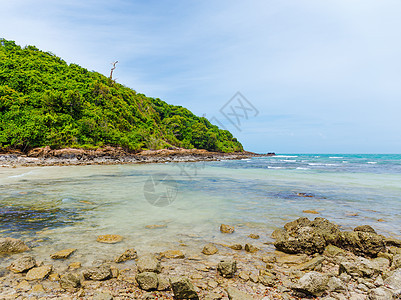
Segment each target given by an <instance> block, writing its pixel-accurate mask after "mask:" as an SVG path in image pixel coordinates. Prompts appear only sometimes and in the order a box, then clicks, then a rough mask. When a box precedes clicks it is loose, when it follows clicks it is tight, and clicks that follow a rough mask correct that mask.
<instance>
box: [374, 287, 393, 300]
mask: <svg viewBox="0 0 401 300" xmlns="http://www.w3.org/2000/svg"><path fill="white" fill-rule="evenodd" d="M369 299H370V300H389V299H393V293H392V292H391V291H389V290H388V289H386V288H381V287H380V288H375V289H372V290H370V292H369Z"/></svg>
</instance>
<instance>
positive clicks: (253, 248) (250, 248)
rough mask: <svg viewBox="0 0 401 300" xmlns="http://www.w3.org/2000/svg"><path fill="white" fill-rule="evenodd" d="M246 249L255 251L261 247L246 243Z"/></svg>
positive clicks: (251, 251) (250, 251)
mask: <svg viewBox="0 0 401 300" xmlns="http://www.w3.org/2000/svg"><path fill="white" fill-rule="evenodd" d="M244 248H245V251H246V252H249V253H255V252H258V251H259V248H257V247H255V246H254V245H252V244H245V247H244Z"/></svg>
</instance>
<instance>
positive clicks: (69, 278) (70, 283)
mask: <svg viewBox="0 0 401 300" xmlns="http://www.w3.org/2000/svg"><path fill="white" fill-rule="evenodd" d="M60 286H61V287H62V288H63V289H66V290H70V289H76V288H79V287H80V286H81V281H80V279H79V276H78V275H77V274H74V273H67V274H65V275H63V276H61V278H60Z"/></svg>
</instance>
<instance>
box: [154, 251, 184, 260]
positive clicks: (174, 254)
mask: <svg viewBox="0 0 401 300" xmlns="http://www.w3.org/2000/svg"><path fill="white" fill-rule="evenodd" d="M160 255H161V257H165V258H180V259H182V258H185V254H184V253H183V252H182V251H181V250H167V251H164V252H162V253H160Z"/></svg>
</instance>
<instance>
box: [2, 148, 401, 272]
mask: <svg viewBox="0 0 401 300" xmlns="http://www.w3.org/2000/svg"><path fill="white" fill-rule="evenodd" d="M298 193H307V194H308V195H309V196H311V197H302V196H299V195H298ZM303 210H316V211H317V212H319V214H318V215H308V214H305V213H303V212H302V211H303ZM300 216H308V217H310V218H314V217H315V216H321V217H324V218H328V219H329V220H331V221H333V222H336V223H338V224H340V225H342V227H343V228H344V229H350V228H352V227H354V226H357V225H361V224H369V225H372V226H373V227H374V228H375V229H376V230H377V231H378V232H379V233H381V234H384V235H388V236H396V237H400V236H401V218H400V216H401V155H278V156H276V157H266V158H253V159H246V160H240V161H219V162H198V163H169V164H152V165H114V166H67V167H33V168H16V169H11V168H2V169H0V234H1V236H12V237H17V238H22V239H24V240H27V241H28V242H29V244H30V245H31V246H34V252H35V255H36V256H37V257H39V258H41V259H44V260H48V256H49V254H50V253H51V252H53V251H56V250H61V249H64V248H71V247H74V248H78V250H79V251H77V252H76V254H74V259H76V260H78V261H81V262H83V263H84V264H85V263H87V262H88V263H89V262H90V261H92V260H93V259H94V258H95V257H97V258H98V257H99V254H101V255H102V256H104V258H112V257H114V256H115V255H116V254H119V253H120V252H122V251H124V250H125V249H126V248H128V247H134V248H136V249H137V250H138V251H139V252H141V251H143V252H145V251H154V252H156V251H163V250H168V249H172V248H177V247H183V246H179V245H180V244H183V243H184V244H186V245H188V246H189V247H186V248H185V249H187V250H186V251H187V252H189V253H191V251H192V252H193V253H199V251H200V249H201V247H202V245H203V244H204V243H205V242H210V241H212V242H219V243H227V244H229V243H234V242H235V243H245V241H246V242H249V239H247V235H248V234H249V233H257V234H260V235H261V239H260V240H257V241H252V242H253V243H254V244H256V245H259V246H260V247H265V248H266V247H267V248H268V247H271V246H269V245H264V244H263V243H264V242H271V239H270V237H269V235H270V233H271V232H272V231H273V230H274V229H275V228H277V227H281V226H283V225H284V224H285V223H286V222H287V221H289V220H293V219H295V218H297V217H300ZM378 220H380V221H378ZM221 223H226V224H232V225H234V226H235V227H236V232H235V233H234V234H233V235H222V234H220V232H219V230H218V229H219V226H220V224H221ZM152 224H162V225H166V226H167V227H166V228H160V229H147V228H145V226H146V225H152ZM100 234H120V235H122V236H123V237H124V240H123V242H121V243H118V244H114V245H105V244H100V243H97V242H96V237H97V236H98V235H100ZM6 263H8V262H7V261H5V260H4V259H3V262H2V263H1V264H6Z"/></svg>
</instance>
